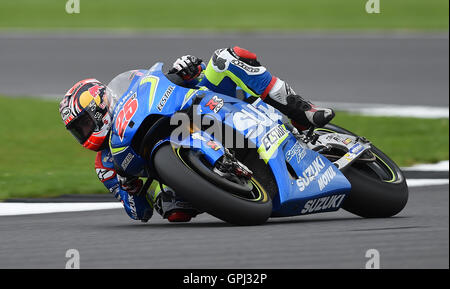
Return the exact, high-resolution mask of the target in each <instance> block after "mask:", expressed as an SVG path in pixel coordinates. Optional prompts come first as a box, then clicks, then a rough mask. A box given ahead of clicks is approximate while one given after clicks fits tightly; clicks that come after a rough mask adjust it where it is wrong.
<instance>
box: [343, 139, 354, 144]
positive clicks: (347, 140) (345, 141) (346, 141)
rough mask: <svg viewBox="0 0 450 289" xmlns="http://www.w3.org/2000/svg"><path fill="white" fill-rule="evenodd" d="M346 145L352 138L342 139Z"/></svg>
mask: <svg viewBox="0 0 450 289" xmlns="http://www.w3.org/2000/svg"><path fill="white" fill-rule="evenodd" d="M342 142H343V143H344V144H345V145H348V144H349V143H351V142H352V140H351V139H350V138H347V139H345V140H344V141H342Z"/></svg>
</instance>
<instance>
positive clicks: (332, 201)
mask: <svg viewBox="0 0 450 289" xmlns="http://www.w3.org/2000/svg"><path fill="white" fill-rule="evenodd" d="M344 198H345V194H339V195H333V196H327V197H322V198H318V199H313V200H309V201H307V202H306V204H305V206H304V207H303V209H302V210H301V212H300V213H301V214H308V213H315V212H320V211H325V210H329V209H336V208H339V207H340V206H341V204H342V201H343V200H344Z"/></svg>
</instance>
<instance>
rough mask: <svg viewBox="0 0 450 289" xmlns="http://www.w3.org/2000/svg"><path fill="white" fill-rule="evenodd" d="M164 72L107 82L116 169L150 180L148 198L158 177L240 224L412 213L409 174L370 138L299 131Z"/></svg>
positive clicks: (156, 69)
mask: <svg viewBox="0 0 450 289" xmlns="http://www.w3.org/2000/svg"><path fill="white" fill-rule="evenodd" d="M162 68H163V64H162V63H156V64H155V65H154V66H153V67H152V68H150V69H149V70H142V71H138V72H137V73H136V75H135V76H134V77H132V78H126V79H125V78H124V77H120V76H117V77H116V78H114V79H113V80H112V81H111V82H110V83H109V84H108V89H109V90H110V95H112V96H113V97H112V100H111V102H113V105H114V106H113V107H114V119H113V129H112V133H111V137H110V148H111V152H112V154H113V159H114V162H115V165H116V169H117V170H118V171H119V173H121V174H124V175H134V176H140V177H146V178H147V182H146V183H145V185H144V187H143V189H142V192H144V193H146V192H147V191H148V188H149V184H150V182H151V181H150V180H151V179H156V180H159V183H160V185H161V188H162V185H167V186H169V187H171V188H172V189H173V190H174V191H175V192H176V194H177V195H178V196H180V197H182V198H183V199H185V200H187V201H189V202H190V203H191V204H192V205H193V206H194V207H196V208H197V209H199V210H201V211H204V212H207V213H209V214H211V215H213V216H215V217H217V218H219V219H221V220H223V221H225V222H228V223H231V224H234V225H257V224H262V223H265V222H266V221H267V219H268V218H269V217H287V216H296V215H306V214H314V213H322V212H331V211H336V210H339V209H340V208H343V209H345V210H347V211H348V212H351V213H353V214H356V215H358V216H361V217H367V218H381V217H390V216H394V215H396V214H398V213H399V212H400V211H401V210H402V209H403V208H404V207H405V205H406V203H407V199H408V187H407V185H406V181H405V177H404V176H403V174H402V172H401V170H400V168H399V167H398V166H397V165H396V164H395V163H394V162H393V161H392V160H391V159H390V158H389V157H388V156H386V155H385V154H384V153H383V152H382V151H380V150H379V149H378V148H377V147H375V146H374V145H372V143H371V142H370V141H369V140H367V139H366V138H364V137H361V136H357V135H355V134H354V133H352V132H350V131H348V130H346V129H344V128H341V127H339V126H336V125H333V124H328V125H326V126H325V127H321V128H314V127H312V128H309V129H307V130H305V131H299V130H297V129H296V128H294V127H293V126H291V125H290V124H289V122H286V121H283V120H284V119H285V118H284V117H283V116H282V114H281V113H280V112H279V111H277V110H276V109H274V108H273V107H271V106H269V105H267V104H265V103H264V102H262V101H260V100H259V99H257V100H256V101H253V102H252V101H249V100H248V99H247V98H242V99H239V98H236V97H230V96H227V95H223V94H219V93H215V92H213V91H209V90H207V89H205V88H201V87H197V88H186V87H182V86H178V85H176V84H175V83H173V82H172V81H171V80H170V79H169V78H168V77H167V75H166V74H165V73H163V69H162ZM199 119H200V120H201V121H198V120H199ZM211 123H213V124H214V125H208V124H211ZM212 127H215V129H212ZM224 135H225V137H223V136H224Z"/></svg>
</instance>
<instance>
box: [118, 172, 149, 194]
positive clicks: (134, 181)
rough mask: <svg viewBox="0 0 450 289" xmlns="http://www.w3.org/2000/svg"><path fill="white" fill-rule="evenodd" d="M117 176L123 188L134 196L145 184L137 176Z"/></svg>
mask: <svg viewBox="0 0 450 289" xmlns="http://www.w3.org/2000/svg"><path fill="white" fill-rule="evenodd" d="M117 178H118V179H119V183H120V186H121V187H122V189H123V190H124V191H126V192H127V193H128V194H129V195H132V196H133V195H137V194H138V193H139V192H140V191H141V189H142V186H143V185H144V182H143V181H142V180H141V179H139V178H137V177H135V178H126V177H122V176H120V175H118V176H117Z"/></svg>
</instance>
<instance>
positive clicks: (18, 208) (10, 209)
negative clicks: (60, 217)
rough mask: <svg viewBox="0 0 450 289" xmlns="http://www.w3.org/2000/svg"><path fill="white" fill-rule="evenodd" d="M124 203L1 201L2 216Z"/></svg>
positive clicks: (93, 207)
mask: <svg viewBox="0 0 450 289" xmlns="http://www.w3.org/2000/svg"><path fill="white" fill-rule="evenodd" d="M122 207H123V206H122V203H119V202H105V203H0V216H16V215H31V214H48V213H62V212H81V211H97V210H108V209H118V208H122Z"/></svg>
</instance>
